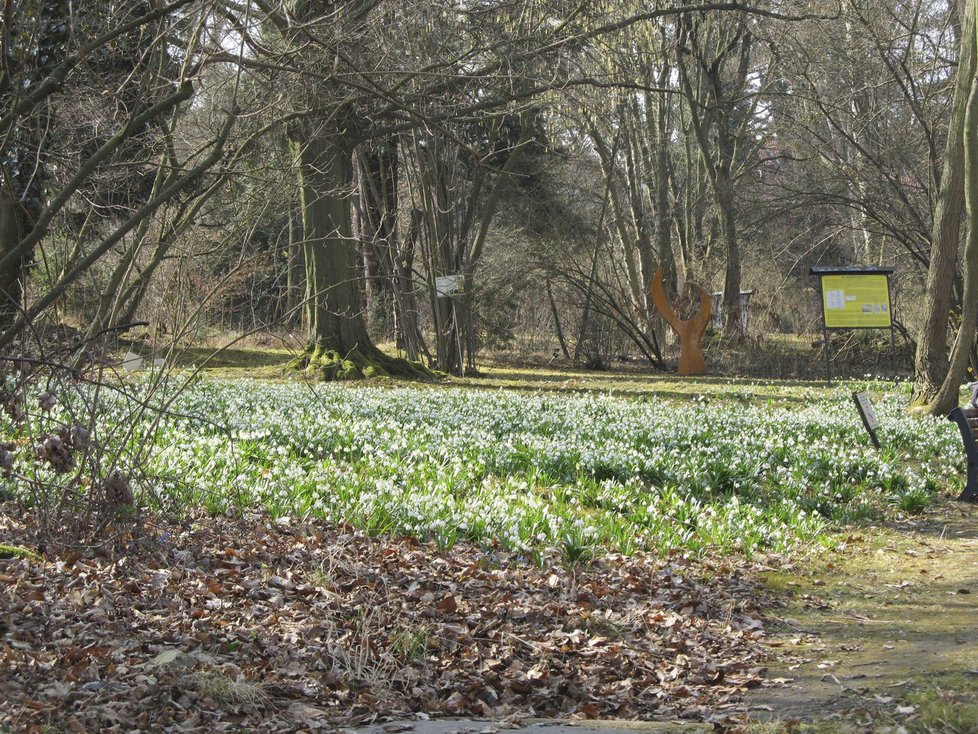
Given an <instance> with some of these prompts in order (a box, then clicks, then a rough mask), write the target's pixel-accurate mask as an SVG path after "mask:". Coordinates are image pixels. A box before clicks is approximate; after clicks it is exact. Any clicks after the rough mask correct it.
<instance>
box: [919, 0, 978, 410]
mask: <svg viewBox="0 0 978 734" xmlns="http://www.w3.org/2000/svg"><path fill="white" fill-rule="evenodd" d="M975 12H976V0H967V5H966V10H965V15H964V17H965V18H967V19H968V21H967V22H965V23H964V25H963V28H962V32H961V50H960V53H959V54H958V76H957V81H956V84H955V88H954V100H953V102H952V105H951V119H950V121H949V124H948V136H947V143H946V144H945V153H944V170H943V172H942V173H941V188H940V191H939V192H938V198H937V206H936V207H935V209H934V223H933V229H932V232H931V250H930V266H929V267H928V269H927V290H926V293H925V295H924V318H923V321H922V323H921V327H920V334H919V335H918V337H917V353H916V355H915V358H914V388H913V396H912V398H911V403H912V404H913V405H917V406H924V405H927V404H929V403H931V402H932V401H933V400H934V399H935V397H936V396H937V393H938V390H939V388H940V386H941V384H942V383H943V382H944V378H945V377H946V376H947V372H948V356H947V330H948V323H947V321H948V316H949V314H950V312H951V299H952V291H951V289H952V286H953V283H954V276H955V270H956V267H957V261H958V245H959V240H960V236H961V210H962V207H963V205H964V165H963V158H964V131H965V115H966V106H967V100H968V91H969V89H970V88H971V82H972V78H973V77H974V75H975V58H976V43H975V41H976V35H975V23H974V17H975Z"/></svg>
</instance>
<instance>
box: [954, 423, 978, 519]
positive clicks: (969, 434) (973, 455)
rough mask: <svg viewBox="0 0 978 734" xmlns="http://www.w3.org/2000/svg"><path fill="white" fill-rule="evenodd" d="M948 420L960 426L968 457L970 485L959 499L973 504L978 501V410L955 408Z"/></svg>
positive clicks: (966, 486) (965, 486)
mask: <svg viewBox="0 0 978 734" xmlns="http://www.w3.org/2000/svg"><path fill="white" fill-rule="evenodd" d="M947 419H948V420H949V421H954V422H955V423H957V424H958V428H959V429H960V431H961V441H962V442H963V443H964V453H965V456H967V457H968V483H967V484H965V485H964V491H963V492H962V493H961V494H960V495H959V496H958V499H959V500H962V501H964V502H972V501H974V500H976V499H978V443H976V437H978V408H955V409H954V410H952V411H951V412H950V413H948V414H947Z"/></svg>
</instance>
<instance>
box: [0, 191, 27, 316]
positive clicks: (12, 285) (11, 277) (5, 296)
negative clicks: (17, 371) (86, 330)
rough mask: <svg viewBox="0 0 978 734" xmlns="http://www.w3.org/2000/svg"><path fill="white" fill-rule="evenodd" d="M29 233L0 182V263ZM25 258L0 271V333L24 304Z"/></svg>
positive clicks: (13, 199)
mask: <svg viewBox="0 0 978 734" xmlns="http://www.w3.org/2000/svg"><path fill="white" fill-rule="evenodd" d="M29 230H30V221H29V217H28V214H27V211H26V210H25V209H24V208H23V206H22V205H21V204H20V202H18V201H17V199H16V197H15V196H14V194H13V191H12V189H11V186H10V185H9V184H8V183H7V182H6V181H4V180H0V259H4V258H5V256H6V255H7V254H8V253H9V252H11V251H12V250H13V249H14V248H15V247H16V246H17V244H18V243H19V242H20V241H21V239H23V237H24V235H25V234H26V233H27V232H28V231H29ZM28 262H29V258H21V259H19V260H17V261H15V262H14V263H12V264H11V265H10V266H9V267H7V268H4V269H3V270H2V271H0V329H2V330H6V329H8V328H9V327H10V326H11V325H12V324H13V322H14V319H15V318H16V317H17V314H18V313H20V311H21V308H22V306H23V304H24V281H25V276H26V269H27V264H28Z"/></svg>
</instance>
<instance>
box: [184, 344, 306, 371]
mask: <svg viewBox="0 0 978 734" xmlns="http://www.w3.org/2000/svg"><path fill="white" fill-rule="evenodd" d="M174 356H175V361H176V364H177V365H178V366H180V367H190V366H197V367H205V368H207V369H240V370H248V369H254V368H259V367H284V366H285V365H286V364H287V363H288V361H289V360H291V359H293V357H294V355H293V354H291V353H290V352H287V351H285V350H281V351H270V350H261V349H239V348H233V347H232V348H229V349H220V350H217V349H213V348H211V347H187V348H185V349H181V350H179V351H178V352H176V354H175V355H174Z"/></svg>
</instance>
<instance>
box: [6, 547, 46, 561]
mask: <svg viewBox="0 0 978 734" xmlns="http://www.w3.org/2000/svg"><path fill="white" fill-rule="evenodd" d="M0 558H26V559H28V560H30V561H40V560H41V557H40V556H39V555H38V554H37V553H35V552H34V551H32V550H31V549H30V548H21V547H20V546H17V545H4V544H2V543H0Z"/></svg>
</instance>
